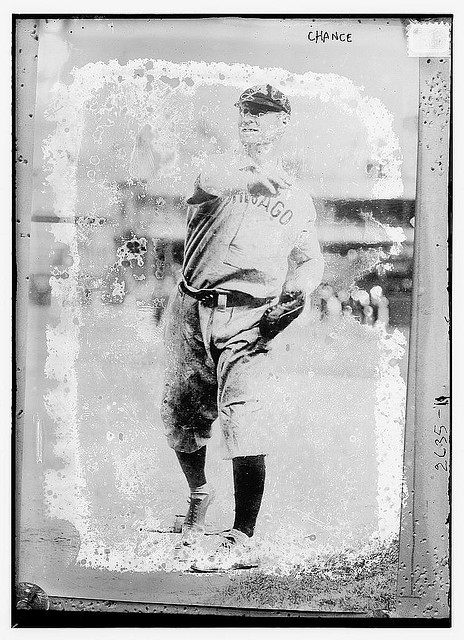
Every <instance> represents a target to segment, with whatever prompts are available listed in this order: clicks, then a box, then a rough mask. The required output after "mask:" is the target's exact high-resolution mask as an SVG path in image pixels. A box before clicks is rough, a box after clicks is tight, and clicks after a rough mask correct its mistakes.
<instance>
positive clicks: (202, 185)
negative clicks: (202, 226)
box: [189, 156, 291, 204]
mask: <svg viewBox="0 0 464 640" xmlns="http://www.w3.org/2000/svg"><path fill="white" fill-rule="evenodd" d="M289 186H291V183H290V181H289V179H288V176H287V175H286V174H285V173H284V172H283V171H279V170H277V169H272V170H267V171H265V170H264V169H262V168H261V167H259V166H258V165H256V164H255V163H254V162H253V161H252V159H251V158H250V159H249V160H244V161H242V162H238V161H237V160H236V159H235V158H231V157H230V156H217V157H214V158H210V159H209V160H208V161H207V162H206V163H205V165H204V166H203V168H202V171H201V174H200V175H199V177H198V178H197V181H196V183H195V190H196V194H197V198H195V196H194V197H193V198H190V200H189V203H190V204H195V202H194V200H199V202H200V201H203V200H204V199H212V198H216V197H221V196H224V195H230V194H233V193H238V192H243V191H251V192H253V191H254V190H257V191H258V192H260V193H262V194H263V195H268V194H271V195H275V194H276V193H277V191H278V190H279V189H287V188H288V187H289ZM205 195H206V196H207V197H206V198H205Z"/></svg>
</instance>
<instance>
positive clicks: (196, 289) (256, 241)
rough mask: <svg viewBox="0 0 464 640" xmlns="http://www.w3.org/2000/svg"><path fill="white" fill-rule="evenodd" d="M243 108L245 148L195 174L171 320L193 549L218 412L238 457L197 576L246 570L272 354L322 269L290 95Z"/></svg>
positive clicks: (170, 365)
mask: <svg viewBox="0 0 464 640" xmlns="http://www.w3.org/2000/svg"><path fill="white" fill-rule="evenodd" d="M236 106H237V107H238V114H239V117H238V130H239V138H240V142H241V146H242V149H241V152H240V153H239V154H235V155H233V154H226V155H222V156H220V155H217V156H215V157H214V158H211V159H210V160H209V161H208V162H207V163H206V164H205V166H204V167H203V169H202V172H201V174H200V175H199V176H198V178H197V180H196V183H195V189H194V193H193V195H192V197H191V198H190V199H189V200H188V203H189V205H190V206H189V210H188V214H187V233H186V240H185V252H184V264H183V277H182V281H181V282H180V284H179V287H178V290H177V292H176V294H175V296H174V297H173V298H172V299H171V302H170V306H169V310H168V318H167V325H166V378H165V388H164V398H163V403H162V418H163V421H164V424H165V428H166V435H167V439H168V443H169V445H170V446H171V447H172V448H173V449H174V450H175V452H176V455H177V458H178V460H179V463H180V466H181V468H182V471H183V473H184V475H185V477H186V480H187V482H188V485H189V488H190V501H189V502H190V504H189V510H188V513H187V516H186V518H185V521H184V524H183V527H182V540H183V543H184V544H185V545H190V544H192V543H193V542H194V541H195V540H197V541H198V539H199V536H200V535H201V534H203V533H204V524H205V515H206V511H207V508H208V506H209V505H210V504H211V502H212V500H213V497H214V492H213V489H212V487H211V485H210V484H208V482H207V478H206V477H205V460H206V448H207V444H208V440H209V438H210V436H211V425H212V423H213V421H214V420H216V418H218V421H219V424H220V428H221V435H222V446H223V453H224V458H225V459H231V460H232V469H233V480H234V493H235V519H234V522H233V526H232V528H231V529H230V530H228V531H226V532H224V533H223V534H222V538H221V542H220V544H219V546H218V549H217V552H216V553H215V554H213V556H210V557H208V558H205V560H204V562H202V563H198V562H197V565H196V566H195V567H194V568H196V569H197V570H199V571H217V570H221V569H227V568H238V567H243V566H246V563H245V564H244V563H243V561H242V562H240V561H237V558H238V557H239V556H240V550H241V549H242V548H246V547H247V545H249V542H250V539H251V537H252V536H253V533H254V529H255V524H256V520H257V517H258V513H259V509H260V505H261V500H262V496H263V491H264V485H265V456H266V453H267V452H268V451H267V445H268V443H269V441H270V438H272V432H273V430H275V429H278V428H279V425H278V424H272V423H271V421H270V418H269V416H268V415H267V413H266V408H267V406H268V404H269V402H268V400H267V399H266V376H267V373H268V372H267V371H266V363H267V354H268V352H269V350H270V348H271V346H272V339H273V338H274V337H275V336H276V335H277V334H278V333H279V332H281V331H283V330H284V329H285V327H287V326H288V325H289V324H290V322H291V321H292V320H294V319H295V318H296V317H297V316H298V315H299V314H300V313H301V311H302V310H303V307H304V304H305V298H306V297H307V296H308V294H309V293H310V292H311V291H313V290H314V289H315V288H316V287H317V286H318V284H319V283H320V281H321V278H322V273H323V268H324V267H323V259H322V255H321V251H320V248H319V244H318V241H317V237H316V230H315V217H316V214H315V209H314V205H313V202H312V199H311V196H310V194H309V192H308V189H307V187H306V186H304V185H302V184H299V183H298V181H297V180H296V179H295V178H293V177H291V176H290V175H289V174H288V173H287V172H286V170H285V164H284V161H283V159H282V157H281V152H280V141H281V138H282V136H283V135H284V134H285V131H286V129H287V128H288V124H289V121H290V114H291V109H290V103H289V100H288V98H287V97H286V96H285V95H284V94H283V93H282V92H281V91H279V90H277V89H275V88H274V87H272V86H271V85H269V84H268V85H263V86H255V87H252V88H250V89H247V90H246V91H244V92H243V93H242V95H241V96H240V98H239V100H238V102H237V103H236ZM235 551H238V553H237V554H236V553H235ZM242 558H243V556H242ZM249 566H251V565H249Z"/></svg>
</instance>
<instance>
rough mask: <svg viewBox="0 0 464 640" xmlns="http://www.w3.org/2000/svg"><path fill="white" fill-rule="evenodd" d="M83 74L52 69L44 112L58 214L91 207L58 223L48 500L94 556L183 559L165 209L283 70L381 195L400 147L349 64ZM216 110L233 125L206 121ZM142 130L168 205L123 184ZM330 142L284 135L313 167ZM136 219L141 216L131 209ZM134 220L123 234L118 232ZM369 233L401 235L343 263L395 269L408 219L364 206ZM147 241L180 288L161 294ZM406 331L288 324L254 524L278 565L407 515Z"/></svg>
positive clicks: (353, 275)
mask: <svg viewBox="0 0 464 640" xmlns="http://www.w3.org/2000/svg"><path fill="white" fill-rule="evenodd" d="M73 76H74V79H73V82H72V83H71V84H70V85H69V86H65V85H58V86H57V87H56V94H55V100H54V103H53V104H52V106H51V107H50V109H49V112H48V118H49V119H50V120H51V121H54V122H55V123H56V130H55V132H54V134H53V135H52V136H50V137H49V138H48V139H47V140H46V141H45V143H44V154H45V157H46V158H47V159H48V166H49V174H48V176H47V180H48V181H49V183H50V184H51V185H52V187H53V189H54V193H55V204H54V208H55V213H56V214H57V215H58V216H60V217H63V218H74V217H75V218H76V224H70V223H64V224H55V225H53V227H54V233H55V240H56V242H63V243H65V244H66V245H67V246H68V247H69V266H68V267H67V268H65V269H63V270H62V271H61V272H59V273H58V272H57V273H56V274H55V275H54V276H53V277H52V295H53V303H54V304H56V305H58V306H59V307H60V320H59V323H58V324H57V326H49V327H48V329H47V344H48V358H47V362H46V375H47V376H48V378H49V379H50V380H51V388H50V390H49V392H48V394H47V396H46V398H45V402H46V406H47V410H48V412H49V415H50V417H51V418H52V419H53V420H54V423H55V436H56V444H55V448H54V452H55V454H56V456H57V458H59V460H60V461H61V464H62V466H61V468H59V469H49V470H48V471H47V475H46V486H45V499H46V503H47V506H48V511H49V514H50V516H51V517H56V518H63V519H66V520H69V521H70V522H71V523H72V524H74V526H75V527H76V529H77V530H78V531H79V534H80V540H81V547H80V551H79V556H78V560H77V561H78V562H79V563H81V564H83V565H86V566H93V567H101V568H108V569H111V570H131V571H154V570H157V569H165V570H172V569H178V568H179V565H178V563H177V561H174V560H173V559H172V549H173V545H174V543H175V536H173V535H163V534H160V533H156V529H158V528H159V527H163V526H169V524H171V523H172V519H173V516H174V515H175V514H176V513H183V512H184V510H185V508H186V504H185V498H186V487H185V486H184V481H183V479H182V477H181V474H180V472H179V469H178V467H177V465H176V461H175V456H174V454H173V452H172V451H170V450H169V449H168V447H167V445H166V442H165V440H164V436H163V433H162V427H161V424H160V419H159V400H160V398H159V396H160V392H161V386H162V372H163V362H162V359H163V354H162V322H161V323H160V324H158V325H157V326H154V324H153V322H152V312H153V309H154V308H155V309H156V308H157V307H158V308H160V309H161V308H163V306H164V305H165V296H164V293H165V292H166V289H169V288H172V286H173V285H174V283H175V280H176V278H177V277H178V272H176V271H175V269H171V270H170V266H169V265H168V263H167V261H166V260H165V259H162V258H160V257H159V255H158V254H157V253H156V251H157V248H156V247H149V246H148V244H147V238H148V237H149V235H150V233H151V235H153V229H155V233H156V229H157V228H159V229H162V233H161V231H160V237H161V235H162V234H163V235H166V236H168V237H171V238H174V237H176V235H179V234H181V233H182V231H179V229H182V221H183V215H184V212H185V208H186V204H185V198H186V197H188V195H190V193H189V191H190V189H191V185H192V184H193V181H194V179H195V177H196V175H197V173H198V171H199V168H200V167H201V165H202V163H203V162H204V160H205V158H206V157H207V155H208V154H209V153H215V152H221V151H224V150H225V149H226V148H227V147H228V146H230V140H231V139H232V138H233V136H234V133H235V124H234V123H233V122H229V120H227V121H224V119H223V116H221V114H220V111H218V107H217V106H214V105H216V103H217V105H222V107H223V106H224V105H225V104H233V102H234V101H235V100H236V97H237V95H238V94H239V93H240V91H241V90H243V88H244V87H246V86H251V85H254V84H262V83H267V82H269V81H272V83H273V84H275V85H277V86H279V87H281V88H282V89H284V90H285V92H286V93H287V94H288V96H289V97H290V100H293V101H294V102H295V103H297V104H298V102H299V103H300V104H302V105H304V104H305V103H309V104H310V105H311V109H312V110H313V111H314V113H315V114H316V115H317V114H319V117H320V118H323V117H324V115H323V114H325V113H326V112H330V113H331V114H333V124H332V127H333V128H334V129H336V127H337V124H336V123H337V122H338V121H340V122H341V123H343V126H344V125H346V126H347V127H349V126H351V127H352V128H353V129H356V131H357V132H358V135H359V131H360V130H361V131H362V132H363V133H362V135H363V136H364V140H363V144H365V146H366V149H367V151H368V155H369V158H370V167H371V175H370V178H369V179H370V180H371V183H370V191H371V197H372V198H392V197H398V196H400V195H401V194H402V181H401V162H402V157H401V152H400V149H399V144H398V139H397V137H396V135H395V133H394V132H393V128H392V124H393V116H392V115H391V114H390V113H389V112H388V111H387V110H386V108H385V107H384V106H383V105H382V103H381V102H380V101H379V100H378V99H373V98H369V97H368V96H365V95H364V94H363V91H362V90H361V89H360V88H359V87H356V86H355V85H354V84H353V83H352V82H351V81H350V80H348V79H347V78H344V77H341V76H337V75H335V74H315V73H309V72H308V73H306V74H304V75H297V74H291V73H289V72H288V71H286V70H284V69H268V70H266V69H260V68H256V67H251V66H245V65H238V64H235V65H227V64H225V63H214V64H207V63H202V62H189V63H184V64H174V63H171V62H166V61H160V60H133V61H130V62H129V63H128V64H127V65H124V66H121V65H119V63H118V62H117V61H114V60H113V61H111V62H109V63H108V64H104V63H101V62H98V63H91V64H88V65H86V66H85V67H83V68H81V69H74V71H73ZM295 112H296V113H297V112H298V109H295ZM215 118H216V122H219V123H220V126H216V127H214V126H213V125H212V124H211V123H212V122H214V121H215ZM221 118H222V120H221ZM297 124H298V122H297ZM301 126H303V125H302V124H301V122H300V127H301ZM339 126H342V125H339ZM301 130H302V129H300V132H301ZM138 134H142V135H139V137H138V144H139V145H140V144H144V143H148V142H152V143H153V147H154V150H155V151H154V153H153V155H152V160H151V163H152V164H151V167H149V169H150V171H151V173H150V179H149V184H148V186H149V191H150V192H151V193H155V194H163V193H164V194H171V195H175V196H176V197H177V200H175V201H174V202H175V204H174V205H172V206H168V204H167V203H166V201H165V200H164V199H163V198H162V197H161V196H159V195H158V196H157V197H156V198H155V197H152V198H151V202H150V207H144V206H143V198H144V197H146V196H144V195H143V194H141V195H140V198H139V202H142V205H141V206H140V207H139V208H138V209H136V210H131V209H130V203H128V199H127V197H126V196H127V193H132V194H133V193H134V190H136V189H137V188H138V186H137V183H135V182H134V181H133V180H131V178H132V177H133V175H132V173H131V169H132V167H133V165H134V163H137V152H138V150H137V146H135V148H134V144H135V141H136V138H137V136H138ZM121 139H123V140H124V142H122V143H121ZM315 144H316V142H315V141H314V140H312V141H311V144H309V143H308V142H307V141H306V140H305V139H304V138H303V137H300V138H298V136H297V137H295V136H294V143H293V147H292V148H289V149H287V153H288V156H289V158H290V160H292V161H293V164H294V167H295V171H296V173H299V175H300V177H302V178H307V177H308V176H310V175H311V173H312V170H313V169H314V166H315V163H317V162H319V160H318V157H316V156H315V154H314V152H313V151H311V150H310V149H309V147H310V146H311V145H312V146H314V145H315ZM350 160H352V162H351V163H347V165H346V173H347V174H349V172H350V171H352V172H353V171H354V172H355V173H354V174H353V175H354V177H352V179H353V180H355V179H356V171H357V168H356V167H357V165H356V161H357V159H356V158H355V157H353V158H351V157H350ZM353 166H354V167H355V169H353ZM329 174H330V171H329V170H327V176H326V177H324V175H325V174H324V171H323V172H322V175H323V178H321V183H320V184H315V185H314V187H315V192H316V195H317V193H319V195H320V196H324V195H326V196H327V195H330V193H329V192H330V189H333V188H334V187H333V184H331V182H330V175H329ZM348 186H349V185H348ZM347 188H348V187H347ZM318 190H319V191H318ZM339 195H340V194H339ZM341 195H343V193H342V194H341ZM115 211H118V212H119V213H120V216H119V217H118V216H117V215H115ZM135 219H136V220H137V224H132V225H131V224H130V223H129V222H127V221H128V220H129V221H130V220H132V221H133V220H135ZM334 224H335V223H334ZM124 225H125V226H124ZM149 232H150V233H149ZM123 233H125V234H126V236H127V237H126V239H125V242H124V243H123V244H122V245H119V249H118V250H116V249H115V246H114V242H115V238H116V237H119V238H120V237H121V236H122V235H123ZM364 234H365V236H364V240H363V241H364V242H366V243H367V242H369V241H370V239H371V240H372V239H374V241H375V240H376V241H377V242H387V243H391V244H390V245H389V246H390V248H389V249H388V250H387V249H375V248H374V249H366V250H365V251H358V253H357V256H356V259H355V260H353V261H352V262H349V263H348V267H347V268H346V269H345V271H343V273H341V272H340V278H339V279H340V282H342V283H343V284H344V286H346V287H349V286H350V285H353V284H354V281H355V280H356V279H357V278H359V277H361V276H362V275H363V274H364V273H368V272H370V271H372V270H373V269H374V268H377V269H379V270H381V269H388V268H389V264H388V258H389V256H390V255H396V254H398V252H399V251H400V248H401V243H402V241H403V240H404V235H403V232H402V230H401V229H399V228H392V227H389V226H388V225H382V224H380V223H379V222H378V221H376V220H374V218H373V217H372V214H371V213H369V212H366V214H365V227H364ZM98 238H99V239H100V240H101V239H102V238H103V239H104V244H105V246H106V247H107V251H106V254H105V252H102V250H101V247H102V243H101V242H100V243H98V242H97V239H98ZM157 246H158V245H157ZM150 252H151V253H150ZM108 255H110V256H112V259H111V260H110V261H109V263H108V261H107V260H106V258H105V256H108ZM149 258H150V259H151V260H152V261H153V265H154V267H155V278H156V281H157V284H159V283H161V282H162V283H164V286H165V290H164V293H163V295H160V296H159V297H158V298H155V299H154V300H151V301H150V303H149V304H148V303H147V295H149V294H148V293H147V292H148V289H149V287H150V285H151V281H150V279H149V278H147V276H146V274H145V272H144V266H145V264H146V261H147V260H148V259H149ZM105 260H106V261H105ZM127 273H129V275H130V278H129V280H127V279H125V277H126V276H127ZM124 274H125V275H124ZM123 276H124V277H123ZM95 292H97V293H98V295H95ZM102 292H103V293H102ZM105 296H106V298H105ZM302 329H304V331H305V333H306V338H305V339H304V340H302V335H303V330H302ZM404 341H405V338H404V336H403V334H401V333H400V332H399V331H395V332H394V333H389V332H387V331H386V329H385V328H384V327H382V325H381V324H379V325H377V326H376V327H370V326H367V325H361V324H359V323H358V322H356V321H355V320H354V319H352V318H340V319H339V320H338V321H337V322H335V323H333V324H332V325H330V326H324V327H322V326H321V325H320V323H318V322H316V321H315V319H314V318H313V317H312V316H311V314H307V315H306V318H305V319H301V321H300V323H299V324H298V323H295V326H293V325H292V326H291V327H290V328H289V329H288V330H287V331H286V332H285V334H283V335H281V336H279V337H278V338H276V340H275V346H274V351H273V354H272V356H271V357H272V358H274V365H275V366H274V367H273V375H272V376H271V377H270V378H269V379H268V380H267V381H265V383H266V384H267V385H268V389H269V411H270V415H271V416H272V420H271V422H270V434H269V437H270V452H271V454H270V455H269V456H268V463H267V464H268V470H269V481H268V486H267V489H266V493H265V498H264V501H263V506H262V515H261V517H260V522H259V525H258V530H257V536H256V539H257V544H258V546H260V550H261V556H262V558H263V570H265V571H269V572H271V571H276V570H277V571H290V570H291V569H292V567H295V566H302V565H303V566H304V565H308V566H310V565H311V564H312V563H314V562H316V561H317V555H318V554H320V553H325V552H327V550H329V551H330V550H333V549H344V548H351V549H355V550H356V552H357V553H362V549H368V548H370V546H371V545H373V544H374V545H375V544H380V543H382V542H385V541H388V540H390V539H391V538H393V537H394V536H395V535H396V534H397V531H398V516H399V502H400V491H401V453H402V448H401V438H402V418H403V407H404V395H405V385H404V381H403V379H402V378H401V376H400V374H399V368H398V360H399V359H400V358H401V357H402V354H403V350H404ZM274 425H275V426H274ZM212 440H213V441H212V444H211V447H210V456H209V458H208V471H209V475H210V477H211V478H212V482H213V484H215V485H216V488H217V490H218V499H217V500H216V502H215V503H214V504H213V505H212V507H211V510H210V514H209V517H210V521H211V524H212V525H213V526H215V527H218V528H226V527H228V526H230V525H231V522H230V517H231V516H230V514H231V511H232V506H233V493H232V486H231V477H230V476H231V473H230V466H229V463H226V462H223V461H221V460H220V458H219V455H218V449H219V447H218V436H217V433H216V434H215V436H214V437H213V439H212ZM282 452H284V455H282Z"/></svg>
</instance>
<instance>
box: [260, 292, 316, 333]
mask: <svg viewBox="0 0 464 640" xmlns="http://www.w3.org/2000/svg"><path fill="white" fill-rule="evenodd" d="M304 305H305V294H304V292H303V291H292V292H282V293H281V295H280V298H279V301H278V302H277V304H275V305H273V306H272V307H269V309H268V310H267V311H266V312H265V313H264V314H263V316H262V318H261V320H260V321H259V331H260V333H261V335H262V336H263V338H266V339H267V340H271V339H272V338H275V336H276V335H277V334H278V333H280V332H281V331H283V330H284V329H285V328H286V327H288V325H289V324H290V323H291V322H293V320H295V318H298V316H299V315H300V313H301V312H302V311H303V308H304Z"/></svg>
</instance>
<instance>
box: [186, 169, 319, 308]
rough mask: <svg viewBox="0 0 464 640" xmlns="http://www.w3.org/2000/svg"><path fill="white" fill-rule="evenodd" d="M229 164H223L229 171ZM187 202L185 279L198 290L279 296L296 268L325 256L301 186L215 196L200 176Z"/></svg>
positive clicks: (305, 188) (258, 296) (312, 208)
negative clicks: (291, 267) (272, 190)
mask: <svg viewBox="0 0 464 640" xmlns="http://www.w3.org/2000/svg"><path fill="white" fill-rule="evenodd" d="M227 161H228V159H227V157H224V158H223V159H222V162H224V170H225V171H226V170H227ZM216 162H217V161H216ZM229 166H230V165H229ZM187 202H188V203H189V205H190V206H189V209H188V212H187V233H186V240H185V252H184V266H183V274H184V278H185V281H186V282H187V284H188V285H190V286H192V287H194V288H196V289H205V288H207V289H210V288H215V287H217V288H222V289H227V290H230V291H241V292H244V293H248V294H250V295H252V296H254V297H257V298H267V297H275V296H278V295H280V292H281V290H282V286H283V284H284V282H285V279H286V276H287V273H288V271H289V267H290V265H291V264H292V265H293V268H294V267H295V265H296V266H297V265H298V264H299V263H303V262H306V261H307V260H309V259H311V258H316V257H318V256H319V255H320V248H319V243H318V241H317V236H316V230H315V219H316V212H315V209H314V204H313V201H312V198H311V196H310V194H309V192H308V189H307V187H306V186H304V185H302V184H295V185H294V186H292V187H291V188H289V189H282V190H280V191H279V192H278V193H277V194H276V195H263V194H261V195H260V194H258V193H250V192H248V191H241V192H235V193H227V194H223V195H213V194H211V193H207V192H206V191H205V190H204V189H203V188H202V176H201V174H200V176H199V177H198V179H197V181H196V183H195V192H194V194H193V196H192V197H191V198H190V199H189V200H188V201H187Z"/></svg>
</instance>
